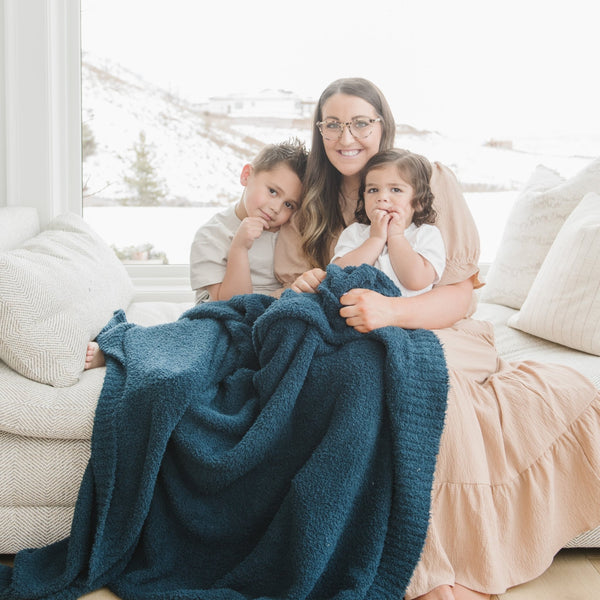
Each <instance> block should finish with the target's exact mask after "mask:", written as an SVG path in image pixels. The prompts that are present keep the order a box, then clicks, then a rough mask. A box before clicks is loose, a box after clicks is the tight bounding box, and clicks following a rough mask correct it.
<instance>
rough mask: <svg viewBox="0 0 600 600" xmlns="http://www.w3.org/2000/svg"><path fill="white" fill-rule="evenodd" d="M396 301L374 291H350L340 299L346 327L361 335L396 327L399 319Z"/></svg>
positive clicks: (341, 312)
mask: <svg viewBox="0 0 600 600" xmlns="http://www.w3.org/2000/svg"><path fill="white" fill-rule="evenodd" d="M395 300H397V298H390V297H388V296H383V295H382V294H379V293H378V292H374V291H373V290H364V289H361V288H357V289H354V290H350V291H349V292H348V293H346V294H344V295H343V296H342V297H341V298H340V302H341V304H342V305H343V308H342V309H340V316H341V317H343V318H344V319H346V325H348V326H350V327H354V329H356V331H360V332H361V333H367V332H368V331H373V329H378V328H379V327H387V326H388V325H395V324H396V320H397V318H398V306H397V304H398V303H396V302H394V301H395Z"/></svg>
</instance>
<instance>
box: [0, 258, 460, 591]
mask: <svg viewBox="0 0 600 600" xmlns="http://www.w3.org/2000/svg"><path fill="white" fill-rule="evenodd" d="M356 287H363V288H369V289H374V290H376V291H378V292H380V293H383V294H386V295H390V296H393V295H399V291H398V290H397V289H396V288H395V286H394V285H393V284H392V282H391V281H390V280H389V279H388V278H387V277H386V276H385V275H383V274H382V273H381V272H380V271H378V270H376V269H374V268H373V267H369V266H367V265H363V266H361V267H358V268H351V267H348V268H346V269H344V270H342V269H340V268H339V267H336V266H330V267H329V268H328V274H327V278H326V279H325V281H324V282H323V283H322V284H321V287H320V291H319V293H318V294H297V293H295V292H292V291H287V292H285V293H284V294H283V295H282V297H281V299H279V300H274V299H272V298H270V297H268V296H262V295H258V294H251V295H247V296H237V297H235V298H233V299H232V300H230V301H228V302H214V303H207V304H202V305H199V306H196V307H194V308H193V309H191V310H189V311H187V312H186V313H184V314H183V315H182V316H181V317H180V319H179V320H178V321H176V322H173V323H167V324H164V325H158V326H154V327H141V326H138V325H134V324H132V323H128V322H127V321H126V319H125V315H124V313H123V312H118V313H116V314H115V316H114V317H113V319H112V320H111V322H110V323H109V324H108V325H107V326H106V327H105V328H104V330H103V331H102V332H101V334H100V335H99V336H98V342H99V344H100V346H101V348H102V350H103V351H104V353H105V355H106V359H107V372H106V378H105V382H104V387H103V389H102V393H101V396H100V399H99V402H98V408H97V411H96V416H95V422H94V430H93V436H92V452H91V457H90V461H89V464H88V467H87V469H86V472H85V475H84V477H83V481H82V483H81V488H80V492H79V497H78V501H77V505H76V508H75V515H74V518H73V526H72V531H71V535H70V537H69V538H68V539H66V540H63V541H61V542H58V543H57V544H53V545H52V546H48V547H46V548H41V549H37V550H26V551H23V552H21V553H19V554H18V555H17V556H16V557H15V562H14V569H12V570H11V569H8V568H3V567H0V598H1V599H25V598H27V599H29V600H32V599H34V598H48V599H56V600H58V599H59V598H60V599H67V598H77V597H79V596H81V595H83V594H84V593H87V592H89V591H92V590H94V589H97V588H99V587H102V586H108V587H109V588H110V589H112V590H113V591H114V592H115V593H116V594H117V595H118V596H120V597H121V598H123V599H124V600H128V599H131V600H137V599H139V600H142V599H144V600H145V599H148V600H150V599H156V600H158V599H165V600H166V599H187V598H189V599H192V598H194V599H196V598H202V599H203V600H213V599H214V600H238V599H239V600H247V599H264V600H267V599H289V600H292V599H293V600H304V599H306V600H328V599H336V600H351V599H352V600H359V599H379V598H401V597H402V595H403V593H404V590H405V588H406V586H407V585H408V582H409V580H410V576H411V574H412V571H413V569H414V567H415V565H416V563H417V561H418V559H419V556H420V552H421V550H422V547H423V543H424V539H425V535H426V532H427V526H428V521H429V508H430V493H431V486H432V482H433V473H434V469H435V460H436V456H437V451H438V448H439V440H440V435H441V432H442V428H443V423H444V416H445V408H446V398H447V388H448V375H447V371H446V365H445V360H444V355H443V351H442V348H441V346H440V344H439V342H438V339H437V337H436V336H435V335H434V334H433V333H432V332H430V331H424V330H416V331H410V330H403V329H400V328H392V327H387V328H383V329H379V330H376V331H373V332H371V333H369V334H360V333H358V332H356V331H355V330H354V329H352V328H350V327H348V326H346V324H345V321H344V320H343V319H342V318H341V317H340V316H339V308H340V304H339V297H340V296H341V295H342V294H343V293H344V292H346V291H348V290H349V289H352V288H356Z"/></svg>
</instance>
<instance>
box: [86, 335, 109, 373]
mask: <svg viewBox="0 0 600 600" xmlns="http://www.w3.org/2000/svg"><path fill="white" fill-rule="evenodd" d="M105 364H106V361H105V360H104V352H102V350H100V346H98V344H97V342H90V343H89V344H88V347H87V350H86V353H85V364H84V365H83V370H84V371H87V370H88V369H95V368H96V367H103V366H104V365H105Z"/></svg>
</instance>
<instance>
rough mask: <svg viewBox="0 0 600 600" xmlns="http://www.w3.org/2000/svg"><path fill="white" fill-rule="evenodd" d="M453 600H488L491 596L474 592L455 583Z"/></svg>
mask: <svg viewBox="0 0 600 600" xmlns="http://www.w3.org/2000/svg"><path fill="white" fill-rule="evenodd" d="M454 598H455V599H456V600H490V598H491V596H490V595H489V594H482V593H481V592H474V591H473V590H470V589H469V588H466V587H463V586H462V585H459V584H458V583H457V584H455V585H454Z"/></svg>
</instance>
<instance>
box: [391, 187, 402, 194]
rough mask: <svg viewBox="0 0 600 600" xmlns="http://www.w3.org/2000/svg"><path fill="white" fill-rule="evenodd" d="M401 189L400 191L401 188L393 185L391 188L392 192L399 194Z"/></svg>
mask: <svg viewBox="0 0 600 600" xmlns="http://www.w3.org/2000/svg"><path fill="white" fill-rule="evenodd" d="M401 191H402V188H397V187H393V188H392V192H393V193H394V194H399V193H400V192H401Z"/></svg>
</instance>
